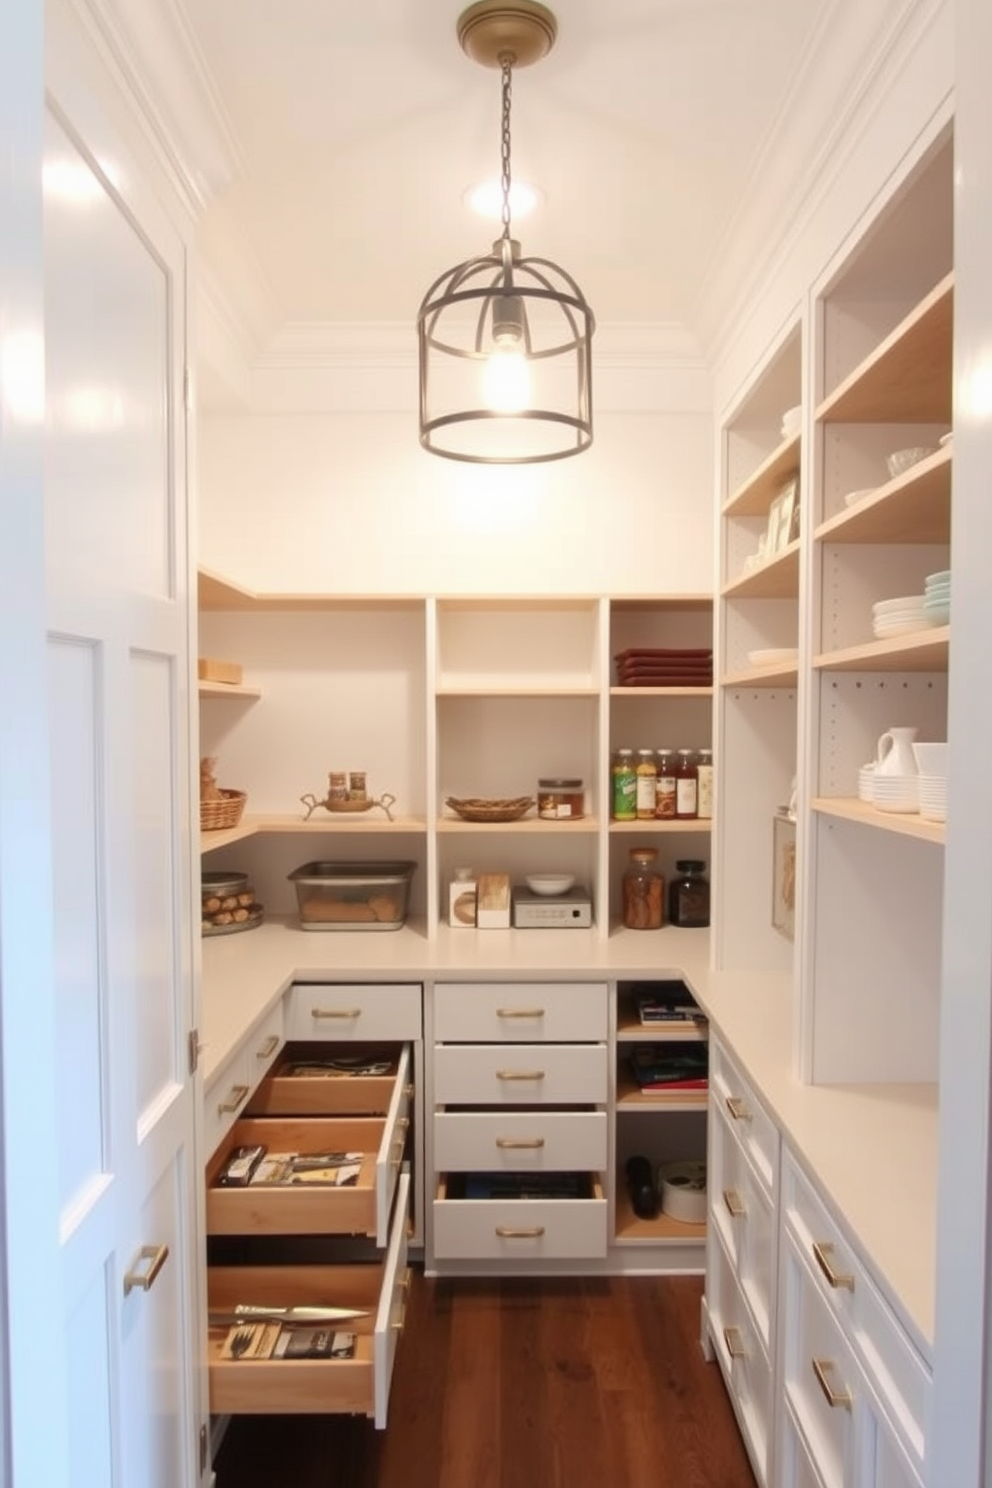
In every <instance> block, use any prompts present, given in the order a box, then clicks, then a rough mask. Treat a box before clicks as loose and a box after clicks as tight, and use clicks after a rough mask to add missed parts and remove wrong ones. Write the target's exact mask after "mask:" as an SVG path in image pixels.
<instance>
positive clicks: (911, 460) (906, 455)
mask: <svg viewBox="0 0 992 1488" xmlns="http://www.w3.org/2000/svg"><path fill="white" fill-rule="evenodd" d="M936 453H937V446H936V445H935V444H910V445H907V446H906V448H905V449H898V450H893V451H892V453H891V455H888V456H887V457H886V461H885V466H886V469H887V470H888V472H889V474H890V475H891V477H892V479H893V480H895V478H896V476H899V475H905V474H906V471H907V470H912V468H913V466H914V465H919V463H920V461H921V460H925V459H926V458H927V456H928V455H935V454H936Z"/></svg>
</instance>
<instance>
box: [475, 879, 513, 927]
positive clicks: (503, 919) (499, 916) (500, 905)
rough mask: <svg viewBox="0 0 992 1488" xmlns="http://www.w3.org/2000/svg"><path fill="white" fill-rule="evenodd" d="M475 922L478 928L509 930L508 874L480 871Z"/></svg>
mask: <svg viewBox="0 0 992 1488" xmlns="http://www.w3.org/2000/svg"><path fill="white" fill-rule="evenodd" d="M476 905H477V908H476V917H475V923H476V925H477V926H478V928H479V929H480V930H509V928H510V875H509V874H508V873H480V874H479V885H478V889H477V891H476Z"/></svg>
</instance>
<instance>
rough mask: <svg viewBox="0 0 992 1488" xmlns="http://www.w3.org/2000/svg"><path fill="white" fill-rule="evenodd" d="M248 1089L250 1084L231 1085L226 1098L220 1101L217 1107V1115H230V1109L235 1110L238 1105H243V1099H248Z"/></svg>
mask: <svg viewBox="0 0 992 1488" xmlns="http://www.w3.org/2000/svg"><path fill="white" fill-rule="evenodd" d="M250 1090H251V1086H250V1085H234V1086H232V1087H231V1093H230V1095H229V1096H228V1097H227V1100H226V1101H221V1103H220V1105H219V1106H218V1107H217V1115H218V1116H230V1114H231V1112H232V1111H236V1110H237V1109H238V1107H239V1106H243V1105H244V1103H245V1101H246V1100H247V1099H248V1093H249V1091H250Z"/></svg>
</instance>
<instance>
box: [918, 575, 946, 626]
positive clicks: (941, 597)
mask: <svg viewBox="0 0 992 1488" xmlns="http://www.w3.org/2000/svg"><path fill="white" fill-rule="evenodd" d="M923 587H924V590H925V591H926V592H925V593H924V596H923V612H924V614H925V615H926V623H927V624H928V625H947V624H948V623H949V621H950V618H951V571H950V569H949V568H947V569H944V571H943V572H942V573H932V574H927V577H926V579H925V581H924V586H923Z"/></svg>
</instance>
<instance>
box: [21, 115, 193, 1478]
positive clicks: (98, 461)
mask: <svg viewBox="0 0 992 1488" xmlns="http://www.w3.org/2000/svg"><path fill="white" fill-rule="evenodd" d="M57 96H59V97H60V103H61V106H62V107H63V108H64V109H65V110H66V113H65V115H62V116H61V117H60V116H59V114H57V113H56V112H54V111H53V112H51V113H50V114H49V116H48V120H47V128H46V142H45V170H44V175H45V181H46V193H45V214H44V215H45V321H46V382H47V389H46V396H47V418H46V446H45V458H46V470H45V488H46V489H45V515H46V577H47V594H48V680H49V724H50V750H51V791H52V820H53V831H52V856H53V887H54V911H55V913H54V956H55V998H56V1008H57V1020H58V1022H57V1026H58V1033H57V1037H58V1040H59V1047H58V1051H57V1058H58V1095H59V1107H58V1127H59V1133H60V1141H59V1146H60V1153H59V1159H60V1160H59V1170H58V1177H57V1182H58V1187H59V1204H60V1211H61V1240H62V1257H63V1277H64V1284H65V1335H66V1338H67V1340H68V1344H67V1347H68V1351H69V1401H70V1406H69V1432H70V1457H71V1464H72V1465H71V1474H70V1481H71V1482H72V1484H73V1485H78V1488H91V1485H93V1484H95V1483H100V1484H103V1485H108V1488H110V1485H114V1488H116V1485H120V1488H182V1485H188V1484H191V1483H192V1482H194V1481H195V1479H196V1476H197V1474H198V1470H199V1469H198V1454H197V1443H198V1432H199V1411H198V1400H197V1398H196V1389H195V1385H196V1380H197V1371H196V1357H197V1337H196V1324H195V1319H196V1316H197V1307H196V1277H197V1262H196V1249H195V1247H196V1245H197V1233H198V1227H197V1202H196V1195H197V1185H198V1183H199V1172H198V1166H199V1165H198V1162H197V1158H196V1153H195V1150H194V1092H195V1083H194V1080H193V1078H192V1076H191V1075H190V1073H189V1055H188V1038H189V1034H190V1031H191V1029H192V1027H193V1024H194V947H193V942H192V928H191V912H190V911H191V888H190V884H191V878H192V871H191V862H190V836H191V834H190V830H189V828H190V822H191V817H190V796H189V780H190V774H191V771H190V759H189V754H190V747H189V727H188V707H189V691H190V681H189V679H190V675H191V668H190V654H189V652H190V647H189V633H188V554H187V535H186V496H185V467H186V452H185V415H184V410H183V402H182V387H183V365H184V358H185V330H184V305H185V261H184V251H183V245H182V242H181V239H180V238H179V237H178V235H177V234H176V233H175V232H174V231H173V230H172V229H171V228H170V226H169V224H168V223H167V221H166V219H165V218H164V216H163V215H162V214H161V212H160V211H159V209H158V208H157V207H155V206H154V204H153V203H152V201H151V200H150V198H146V197H145V196H144V195H139V194H138V188H137V187H136V185H135V183H134V182H133V180H131V179H129V177H128V172H127V168H126V166H124V165H122V164H121V157H120V154H119V153H118V154H117V155H116V157H115V154H114V150H113V144H114V142H113V141H112V140H108V138H107V137H104V136H103V134H102V131H103V128H104V127H105V126H103V124H102V121H101V119H100V118H98V117H97V115H96V111H95V109H94V108H93V98H92V96H90V95H85V96H84V95H82V93H81V91H80V90H78V89H74V88H73V87H71V86H70V87H69V88H68V97H67V98H66V97H65V96H62V95H59V94H57ZM60 112H61V110H60ZM77 128H78V129H79V130H80V131H81V134H82V135H85V139H86V143H85V144H84V143H83V139H82V138H81V137H80V136H77V134H76V130H77ZM108 144H109V146H110V148H109V149H108ZM115 158H116V160H117V164H116V166H115V167H114V175H115V181H116V182H117V183H118V184H119V187H120V190H121V193H122V195H120V196H119V195H118V194H117V191H116V189H115V187H114V186H111V185H110V183H109V182H108V181H107V180H105V179H104V178H103V177H102V176H101V175H100V174H99V170H98V168H97V167H95V166H94V164H93V161H95V160H114V159H115Z"/></svg>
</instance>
